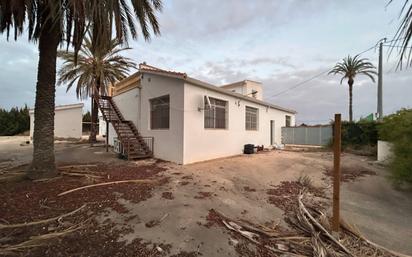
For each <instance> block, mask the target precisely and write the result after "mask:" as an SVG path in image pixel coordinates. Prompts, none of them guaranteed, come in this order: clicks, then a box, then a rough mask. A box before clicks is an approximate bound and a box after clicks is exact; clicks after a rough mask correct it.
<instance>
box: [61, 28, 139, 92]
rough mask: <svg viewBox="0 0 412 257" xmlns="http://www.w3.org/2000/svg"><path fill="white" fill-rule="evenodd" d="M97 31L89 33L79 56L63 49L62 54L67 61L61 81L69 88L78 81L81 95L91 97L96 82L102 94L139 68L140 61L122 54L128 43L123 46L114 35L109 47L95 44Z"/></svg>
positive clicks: (62, 70)
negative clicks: (94, 37) (99, 47)
mask: <svg viewBox="0 0 412 257" xmlns="http://www.w3.org/2000/svg"><path fill="white" fill-rule="evenodd" d="M91 37H93V33H88V34H87V36H86V38H85V39H84V42H83V43H82V47H81V48H80V49H79V54H78V58H77V60H76V58H75V56H76V55H75V53H74V52H72V51H59V52H58V57H59V58H60V59H61V60H62V61H63V65H62V66H61V68H60V69H59V71H58V77H59V79H58V84H59V85H63V84H67V90H69V89H70V88H72V87H73V86H74V85H76V95H77V97H78V98H79V99H86V98H88V97H89V96H90V95H91V93H92V91H93V88H94V86H95V85H99V86H100V90H101V94H103V95H105V94H107V92H108V87H109V86H110V85H111V84H114V83H116V82H117V81H119V80H122V79H124V78H125V77H126V76H127V75H128V73H129V72H130V71H131V70H132V69H134V68H136V63H134V62H133V61H132V60H131V59H129V58H127V57H124V56H122V55H121V53H122V52H123V51H126V50H129V49H130V48H128V47H121V44H120V43H119V40H117V39H112V40H110V42H109V44H108V45H107V47H106V48H101V49H97V48H94V46H93V43H92V42H93V40H92V39H91Z"/></svg>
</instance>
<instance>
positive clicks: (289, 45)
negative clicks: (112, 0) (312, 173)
mask: <svg viewBox="0 0 412 257" xmlns="http://www.w3.org/2000/svg"><path fill="white" fill-rule="evenodd" d="M388 2H389V1H388V0H362V1H358V0H348V1H340V0H282V1H281V0H272V1H269V0H255V1H249V0H225V1H221V0H208V1H196V0H169V1H166V0H164V8H163V11H162V12H161V13H159V14H158V18H159V22H160V25H161V36H159V37H156V36H155V37H152V39H151V40H150V41H148V42H146V41H144V40H143V39H142V38H139V39H138V40H137V41H130V42H129V46H130V47H131V48H132V50H129V51H128V52H126V53H125V55H126V56H127V57H130V58H132V59H133V60H134V61H135V62H136V63H141V62H144V61H145V62H146V63H147V64H150V65H154V66H157V67H160V68H164V69H168V70H174V71H179V72H186V73H187V74H188V75H189V76H191V77H194V78H197V79H200V80H203V81H205V82H209V83H212V84H214V85H222V84H225V83H231V82H235V81H240V80H244V79H251V80H256V81H260V82H262V83H263V95H264V100H265V101H268V102H270V103H273V104H276V105H280V106H283V107H287V108H291V109H294V110H296V111H297V112H298V113H297V116H296V121H297V124H300V123H307V124H317V123H327V122H329V121H330V120H331V119H332V118H333V116H334V113H342V115H343V118H344V119H347V118H348V101H349V96H348V87H347V84H346V81H344V82H343V84H342V85H341V84H340V77H339V76H334V75H327V74H326V73H327V71H328V70H330V69H331V68H332V67H333V66H334V65H335V64H336V63H337V62H338V61H340V60H341V59H342V58H344V57H346V56H347V55H348V54H350V55H355V54H358V53H360V52H363V51H364V50H366V49H369V48H371V47H372V46H374V45H376V43H377V42H378V40H380V39H381V38H384V37H386V38H388V40H392V39H393V36H394V34H395V32H396V29H397V27H398V25H399V23H400V20H399V14H400V10H401V7H402V4H403V3H404V0H394V1H393V2H392V3H391V4H389V5H388ZM362 57H365V58H369V59H370V61H371V62H372V63H373V64H374V65H375V66H377V65H378V63H377V61H378V51H377V49H371V50H369V51H367V52H365V53H364V54H362ZM0 60H1V62H2V65H1V68H0V88H1V92H2V93H1V95H0V107H1V108H6V109H9V108H11V107H13V106H23V105H24V104H27V105H28V106H29V107H33V106H34V98H35V84H36V72H37V62H38V51H37V45H36V44H34V43H32V42H28V41H27V37H21V38H19V39H18V41H14V40H13V39H10V40H9V41H7V40H6V36H5V35H0ZM383 60H384V62H383V66H384V69H383V70H384V74H383V77H384V80H383V81H384V100H383V103H384V106H383V109H384V113H385V114H389V113H393V112H395V111H396V110H399V109H400V108H404V107H405V108H408V107H409V108H412V85H411V84H412V68H409V69H403V70H397V69H396V61H397V53H396V52H393V53H392V54H391V55H389V48H388V47H384V59H383ZM322 72H324V73H325V74H323V75H319V76H318V77H316V78H315V79H312V80H310V81H309V82H307V83H303V84H302V85H301V86H298V87H295V86H296V85H298V84H300V83H302V82H304V81H306V80H308V79H311V78H312V77H314V76H316V75H318V74H320V73H322ZM294 87H295V88H294ZM291 88H292V89H291ZM353 94H354V96H353V97H354V98H353V108H354V117H355V118H356V119H358V118H359V117H362V116H363V117H364V116H366V115H368V114H370V113H375V112H376V108H377V107H376V102H377V97H376V95H377V83H373V82H372V81H371V80H370V79H369V78H367V77H361V76H359V77H357V78H356V79H355V85H354V92H353ZM76 102H79V100H77V99H76V94H75V91H74V90H70V91H68V92H66V89H65V87H64V86H60V87H58V88H57V90H56V105H62V104H70V103H76ZM85 106H86V108H85V109H88V108H89V107H90V104H89V101H87V102H85Z"/></svg>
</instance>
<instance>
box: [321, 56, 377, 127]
mask: <svg viewBox="0 0 412 257" xmlns="http://www.w3.org/2000/svg"><path fill="white" fill-rule="evenodd" d="M328 74H341V75H343V77H342V79H341V80H340V83H341V84H342V81H343V80H344V79H348V85H349V121H350V122H352V121H353V112H352V91H353V83H354V82H355V77H356V76H357V75H365V76H367V77H369V78H370V79H371V80H372V81H373V82H375V77H374V75H377V74H378V73H377V72H376V68H375V66H373V64H372V63H371V62H369V61H368V59H366V58H362V59H360V58H359V55H356V56H355V57H351V56H349V55H348V57H346V58H343V60H342V62H340V63H337V64H336V65H335V67H333V69H332V70H331V71H329V73H328Z"/></svg>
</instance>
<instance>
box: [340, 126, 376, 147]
mask: <svg viewBox="0 0 412 257" xmlns="http://www.w3.org/2000/svg"><path fill="white" fill-rule="evenodd" d="M377 140H378V127H377V123H376V122H375V121H359V122H348V121H344V122H342V146H344V147H345V146H354V147H360V146H375V145H376V143H377Z"/></svg>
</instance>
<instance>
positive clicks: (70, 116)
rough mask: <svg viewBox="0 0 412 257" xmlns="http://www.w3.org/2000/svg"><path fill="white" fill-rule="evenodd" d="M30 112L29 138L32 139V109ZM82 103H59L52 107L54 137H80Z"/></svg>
mask: <svg viewBox="0 0 412 257" xmlns="http://www.w3.org/2000/svg"><path fill="white" fill-rule="evenodd" d="M29 114H30V139H33V130H34V109H30V110H29ZM82 119H83V104H82V103H78V104H69V105H59V106H56V107H55V109H54V137H55V138H66V139H80V138H81V137H82Z"/></svg>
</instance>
